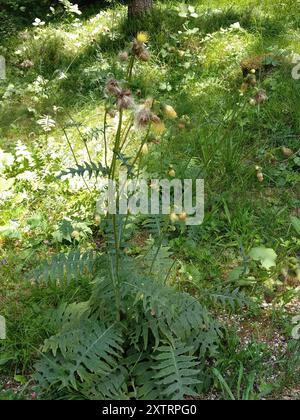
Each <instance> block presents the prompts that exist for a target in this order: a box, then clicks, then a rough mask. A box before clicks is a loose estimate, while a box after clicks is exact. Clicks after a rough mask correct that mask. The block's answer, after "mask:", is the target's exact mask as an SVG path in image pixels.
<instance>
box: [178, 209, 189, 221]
mask: <svg viewBox="0 0 300 420" xmlns="http://www.w3.org/2000/svg"><path fill="white" fill-rule="evenodd" d="M178 218H179V220H180V221H181V222H185V221H186V219H187V214H186V212H185V211H183V212H182V213H180V214H179V216H178Z"/></svg>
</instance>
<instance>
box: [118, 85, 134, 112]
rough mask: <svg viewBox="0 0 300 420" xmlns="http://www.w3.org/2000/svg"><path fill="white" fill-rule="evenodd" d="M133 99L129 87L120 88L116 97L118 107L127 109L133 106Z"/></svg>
mask: <svg viewBox="0 0 300 420" xmlns="http://www.w3.org/2000/svg"><path fill="white" fill-rule="evenodd" d="M133 106H134V100H133V97H132V94H131V92H130V90H129V89H125V90H122V91H121V92H120V93H119V94H118V97H117V107H118V109H119V110H120V109H129V108H133Z"/></svg>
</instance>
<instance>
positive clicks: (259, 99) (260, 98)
mask: <svg viewBox="0 0 300 420" xmlns="http://www.w3.org/2000/svg"><path fill="white" fill-rule="evenodd" d="M255 100H256V103H257V104H262V103H264V102H266V101H267V100H268V96H267V92H266V91H265V90H263V89H262V90H259V91H258V92H257V94H256V95H255Z"/></svg>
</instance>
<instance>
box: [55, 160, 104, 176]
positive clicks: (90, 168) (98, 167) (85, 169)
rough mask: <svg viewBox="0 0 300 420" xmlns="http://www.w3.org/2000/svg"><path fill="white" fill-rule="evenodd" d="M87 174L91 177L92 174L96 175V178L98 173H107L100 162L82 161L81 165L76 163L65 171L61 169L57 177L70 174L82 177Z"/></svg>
mask: <svg viewBox="0 0 300 420" xmlns="http://www.w3.org/2000/svg"><path fill="white" fill-rule="evenodd" d="M86 173H87V174H88V176H89V178H90V179H91V178H92V176H93V175H95V176H96V178H98V177H99V175H103V176H106V175H107V174H108V171H107V169H106V168H105V167H104V166H103V165H102V163H100V162H99V163H94V162H91V163H88V162H84V163H83V164H82V165H79V164H78V165H76V167H75V168H68V169H66V170H65V171H62V172H61V173H60V174H59V176H58V178H62V177H63V176H67V175H71V176H72V177H74V176H76V175H77V176H81V177H83V176H84V175H85V174H86Z"/></svg>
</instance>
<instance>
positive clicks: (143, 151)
mask: <svg viewBox="0 0 300 420" xmlns="http://www.w3.org/2000/svg"><path fill="white" fill-rule="evenodd" d="M141 153H142V155H143V156H146V155H147V154H148V153H149V148H148V144H147V143H145V144H143V146H142V150H141Z"/></svg>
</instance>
